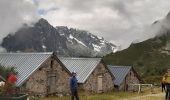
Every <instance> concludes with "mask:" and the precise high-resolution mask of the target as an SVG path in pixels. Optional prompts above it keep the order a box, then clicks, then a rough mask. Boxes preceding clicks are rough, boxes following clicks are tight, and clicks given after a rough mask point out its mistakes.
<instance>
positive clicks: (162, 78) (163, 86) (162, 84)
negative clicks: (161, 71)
mask: <svg viewBox="0 0 170 100" xmlns="http://www.w3.org/2000/svg"><path fill="white" fill-rule="evenodd" d="M163 80H164V77H161V79H160V82H161V87H162V92H163V91H165V90H166V89H165V83H164V82H163Z"/></svg>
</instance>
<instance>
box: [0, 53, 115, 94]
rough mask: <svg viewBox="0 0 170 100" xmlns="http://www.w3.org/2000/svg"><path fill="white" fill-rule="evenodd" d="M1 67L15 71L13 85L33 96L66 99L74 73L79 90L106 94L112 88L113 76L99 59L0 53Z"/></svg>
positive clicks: (48, 54) (42, 54) (43, 54)
mask: <svg viewBox="0 0 170 100" xmlns="http://www.w3.org/2000/svg"><path fill="white" fill-rule="evenodd" d="M0 64H1V65H3V66H5V67H15V69H16V71H17V72H18V75H17V77H18V80H17V83H16V85H17V86H18V87H19V88H20V89H21V90H22V91H23V92H26V93H30V94H34V95H45V96H46V95H60V94H62V95H69V94H70V83H69V79H70V76H71V72H72V71H76V72H77V79H78V83H79V89H83V90H84V91H87V92H90V93H91V92H94V93H100V92H108V91H112V90H113V88H114V84H113V80H114V76H113V74H111V72H110V70H108V68H107V66H106V65H105V64H104V63H103V61H102V59H101V58H67V57H58V56H57V55H56V54H55V53H53V52H50V53H0Z"/></svg>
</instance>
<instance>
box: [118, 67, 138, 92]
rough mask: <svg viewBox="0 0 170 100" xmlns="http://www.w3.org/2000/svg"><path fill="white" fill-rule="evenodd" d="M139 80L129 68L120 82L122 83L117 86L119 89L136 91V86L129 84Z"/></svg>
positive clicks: (136, 82)
mask: <svg viewBox="0 0 170 100" xmlns="http://www.w3.org/2000/svg"><path fill="white" fill-rule="evenodd" d="M139 83H140V81H139V79H138V78H137V76H136V75H135V73H134V72H133V70H132V69H131V70H130V71H129V73H128V74H127V76H126V78H125V79H124V81H123V82H122V84H121V85H120V86H119V90H122V91H137V90H138V86H132V85H131V84H139Z"/></svg>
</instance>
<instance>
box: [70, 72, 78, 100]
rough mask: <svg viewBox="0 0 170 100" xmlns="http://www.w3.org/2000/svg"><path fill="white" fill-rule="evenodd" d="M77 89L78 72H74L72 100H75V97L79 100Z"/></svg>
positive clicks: (71, 87) (71, 88) (71, 82)
mask: <svg viewBox="0 0 170 100" xmlns="http://www.w3.org/2000/svg"><path fill="white" fill-rule="evenodd" d="M77 87H78V84H77V78H76V72H72V77H71V79H70V90H71V100H74V97H76V100H79V96H78V91H77Z"/></svg>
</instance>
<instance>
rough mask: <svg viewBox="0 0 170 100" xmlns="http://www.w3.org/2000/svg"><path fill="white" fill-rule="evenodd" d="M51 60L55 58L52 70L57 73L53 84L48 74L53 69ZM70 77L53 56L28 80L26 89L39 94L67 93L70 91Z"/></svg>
mask: <svg viewBox="0 0 170 100" xmlns="http://www.w3.org/2000/svg"><path fill="white" fill-rule="evenodd" d="M51 60H53V65H52V70H53V72H54V73H55V75H56V76H55V78H54V79H55V80H54V82H53V83H55V84H53V85H51V82H49V80H48V78H49V75H48V74H47V72H48V71H49V70H51ZM69 77H70V76H69V74H68V72H66V70H65V69H64V68H63V67H62V66H61V65H60V64H59V63H58V62H57V61H56V60H54V59H52V58H51V59H49V60H47V61H46V62H45V63H44V64H43V65H41V67H40V68H39V69H38V70H37V71H36V72H34V73H33V74H32V75H31V76H30V77H29V79H28V80H27V81H26V90H27V91H28V92H29V93H31V94H38V95H48V94H49V93H53V94H56V95H58V94H62V95H66V94H69V93H70V89H69V88H70V86H69ZM48 84H49V85H48ZM50 86H51V89H53V90H52V92H49V91H50V90H49V88H50Z"/></svg>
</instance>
